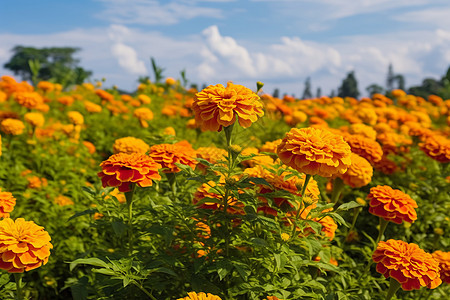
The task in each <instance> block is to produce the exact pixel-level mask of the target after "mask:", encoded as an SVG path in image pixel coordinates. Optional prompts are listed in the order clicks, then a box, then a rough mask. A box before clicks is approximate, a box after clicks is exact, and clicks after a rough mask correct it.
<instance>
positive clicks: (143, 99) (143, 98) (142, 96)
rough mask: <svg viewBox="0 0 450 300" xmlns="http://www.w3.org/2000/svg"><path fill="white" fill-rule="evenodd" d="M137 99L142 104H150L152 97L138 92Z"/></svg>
mask: <svg viewBox="0 0 450 300" xmlns="http://www.w3.org/2000/svg"><path fill="white" fill-rule="evenodd" d="M138 100H139V101H140V102H141V103H142V104H150V103H151V102H152V99H151V98H150V97H149V96H147V95H145V94H140V95H139V96H138Z"/></svg>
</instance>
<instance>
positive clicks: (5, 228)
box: [0, 218, 53, 273]
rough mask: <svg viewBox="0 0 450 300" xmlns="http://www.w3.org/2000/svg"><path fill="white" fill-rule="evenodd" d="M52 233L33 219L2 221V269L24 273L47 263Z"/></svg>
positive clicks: (0, 252)
mask: <svg viewBox="0 0 450 300" xmlns="http://www.w3.org/2000/svg"><path fill="white" fill-rule="evenodd" d="M50 240H51V238H50V235H49V234H48V232H47V231H45V230H44V227H42V226H38V225H36V224H35V223H34V222H33V221H25V219H23V218H18V219H16V220H15V221H13V220H12V219H10V218H6V219H3V220H1V221H0V254H1V255H0V269H2V270H6V271H8V272H10V273H22V272H24V271H30V270H33V269H36V268H38V267H40V266H42V265H45V264H46V263H47V261H48V258H49V256H50V249H52V248H53V245H52V244H51V243H50Z"/></svg>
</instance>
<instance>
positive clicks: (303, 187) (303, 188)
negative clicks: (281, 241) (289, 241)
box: [291, 174, 312, 237]
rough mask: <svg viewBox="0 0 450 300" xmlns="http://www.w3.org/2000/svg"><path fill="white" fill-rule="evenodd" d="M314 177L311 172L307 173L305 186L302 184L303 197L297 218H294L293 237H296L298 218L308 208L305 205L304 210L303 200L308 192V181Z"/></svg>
mask: <svg viewBox="0 0 450 300" xmlns="http://www.w3.org/2000/svg"><path fill="white" fill-rule="evenodd" d="M311 178H312V175H310V174H306V176H305V181H304V182H303V186H302V194H301V195H302V198H301V202H300V204H299V206H298V210H297V214H296V216H295V220H294V224H293V226H292V232H291V237H294V234H295V228H296V223H297V220H298V218H299V217H300V215H301V213H302V212H303V211H304V210H305V208H306V205H305V206H304V207H303V210H302V206H303V205H302V204H304V202H303V197H305V192H306V187H307V186H308V183H309V180H310V179H311Z"/></svg>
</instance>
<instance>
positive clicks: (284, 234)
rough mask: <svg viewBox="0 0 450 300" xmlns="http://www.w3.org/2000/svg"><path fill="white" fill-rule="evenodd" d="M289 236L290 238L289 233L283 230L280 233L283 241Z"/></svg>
mask: <svg viewBox="0 0 450 300" xmlns="http://www.w3.org/2000/svg"><path fill="white" fill-rule="evenodd" d="M290 238H291V237H290V236H289V234H287V233H285V232H283V233H282V234H281V239H282V240H283V241H285V242H287V241H289V239H290Z"/></svg>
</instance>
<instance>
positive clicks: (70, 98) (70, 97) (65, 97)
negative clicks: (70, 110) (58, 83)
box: [57, 96, 75, 106]
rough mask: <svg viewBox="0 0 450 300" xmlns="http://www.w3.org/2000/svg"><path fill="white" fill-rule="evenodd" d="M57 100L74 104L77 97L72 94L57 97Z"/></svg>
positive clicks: (65, 103) (64, 103)
mask: <svg viewBox="0 0 450 300" xmlns="http://www.w3.org/2000/svg"><path fill="white" fill-rule="evenodd" d="M57 101H58V102H59V103H61V104H63V105H66V106H70V105H72V104H73V102H74V101H75V99H74V98H73V97H72V96H62V97H59V98H58V99H57Z"/></svg>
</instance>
